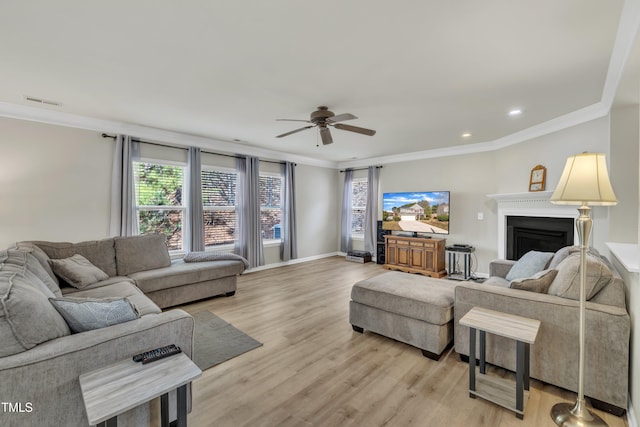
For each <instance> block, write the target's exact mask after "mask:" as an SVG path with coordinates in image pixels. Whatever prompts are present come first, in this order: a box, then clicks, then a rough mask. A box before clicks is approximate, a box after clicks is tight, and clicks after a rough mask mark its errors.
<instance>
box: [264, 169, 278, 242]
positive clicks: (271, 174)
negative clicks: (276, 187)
mask: <svg viewBox="0 0 640 427" xmlns="http://www.w3.org/2000/svg"><path fill="white" fill-rule="evenodd" d="M262 177H269V178H278V179H279V180H280V206H279V208H278V209H279V210H280V226H281V227H282V213H283V208H282V198H283V195H284V194H283V190H284V188H283V184H284V177H283V176H282V173H277V172H260V173H259V178H262ZM262 209H263V206H262V204H260V214H261V215H260V217H261V220H260V221H261V222H260V228H261V229H262ZM264 209H270V210H272V209H274V208H273V207H268V208H267V207H264ZM280 230H281V233H282V228H280ZM280 243H282V234H280V238H279V239H262V246H263V247H268V246H279V245H280Z"/></svg>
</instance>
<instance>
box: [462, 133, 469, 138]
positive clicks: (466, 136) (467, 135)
mask: <svg viewBox="0 0 640 427" xmlns="http://www.w3.org/2000/svg"><path fill="white" fill-rule="evenodd" d="M470 136H471V132H465V133H463V134H462V137H463V138H469V137H470Z"/></svg>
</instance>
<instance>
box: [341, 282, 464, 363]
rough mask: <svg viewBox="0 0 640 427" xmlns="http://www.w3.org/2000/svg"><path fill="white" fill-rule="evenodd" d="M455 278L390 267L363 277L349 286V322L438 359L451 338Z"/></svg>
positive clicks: (353, 325) (358, 327)
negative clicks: (371, 275)
mask: <svg viewBox="0 0 640 427" xmlns="http://www.w3.org/2000/svg"><path fill="white" fill-rule="evenodd" d="M455 288H456V282H452V281H450V280H445V279H435V278H432V277H425V276H422V275H414V274H410V273H403V272H399V271H390V272H388V273H384V274H381V275H379V276H376V277H373V278H371V279H367V280H362V281H360V282H358V283H356V284H355V285H353V288H352V289H351V301H350V303H349V322H350V323H351V326H352V327H353V330H354V331H356V332H364V330H365V329H366V330H368V331H371V332H375V333H377V334H380V335H384V336H385V337H388V338H393V339H394V340H397V341H401V342H403V343H406V344H409V345H412V346H414V347H418V348H419V349H421V350H422V354H423V355H425V356H426V357H428V358H430V359H434V360H438V359H439V358H440V356H441V354H442V352H443V351H444V350H445V348H447V346H448V345H449V344H450V343H451V341H452V340H453V304H454V301H455Z"/></svg>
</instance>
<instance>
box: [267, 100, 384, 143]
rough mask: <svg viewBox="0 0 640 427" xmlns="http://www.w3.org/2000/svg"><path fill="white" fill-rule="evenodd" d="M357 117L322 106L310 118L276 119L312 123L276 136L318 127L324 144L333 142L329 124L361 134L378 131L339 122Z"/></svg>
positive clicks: (279, 136)
mask: <svg viewBox="0 0 640 427" xmlns="http://www.w3.org/2000/svg"><path fill="white" fill-rule="evenodd" d="M357 118H358V117H356V116H354V115H353V114H351V113H344V114H338V115H337V116H336V115H335V114H334V112H333V111H329V108H328V107H325V106H320V107H318V109H317V110H316V111H314V112H312V113H311V116H310V119H309V120H298V119H276V120H278V121H288V122H304V123H311V125H310V126H303V127H301V128H298V129H294V130H292V131H289V132H285V133H283V134H280V135H278V136H276V138H282V137H284V136H289V135H292V134H294V133H297V132H301V131H303V130H306V129H310V128H313V127H317V128H318V129H319V130H320V137H321V138H322V144H323V145H328V144H331V143H333V137H332V136H331V131H330V129H329V126H333V127H334V128H336V129H340V130H346V131H349V132H355V133H359V134H361V135H368V136H373V135H375V134H376V131H375V130H373V129H366V128H361V127H358V126H352V125H345V124H343V123H338V122H343V121H345V120H353V119H357Z"/></svg>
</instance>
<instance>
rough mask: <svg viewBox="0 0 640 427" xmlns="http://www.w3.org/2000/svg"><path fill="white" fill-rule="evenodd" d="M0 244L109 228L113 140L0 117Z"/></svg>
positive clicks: (78, 236) (101, 233)
mask: <svg viewBox="0 0 640 427" xmlns="http://www.w3.org/2000/svg"><path fill="white" fill-rule="evenodd" d="M0 149H1V153H2V154H1V155H0V183H1V184H2V185H0V200H2V204H0V247H2V248H4V247H7V246H9V245H10V244H12V243H14V242H16V241H20V240H32V239H40V240H61V241H79V240H88V239H99V238H103V237H106V236H107V235H108V233H109V209H110V201H109V198H110V197H109V194H110V188H111V163H112V155H113V154H112V152H113V140H111V139H104V138H102V137H100V135H99V134H98V133H96V132H90V131H84V130H78V129H70V128H64V127H59V126H51V125H44V124H39V123H33V122H26V121H21V120H13V119H5V118H0Z"/></svg>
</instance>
